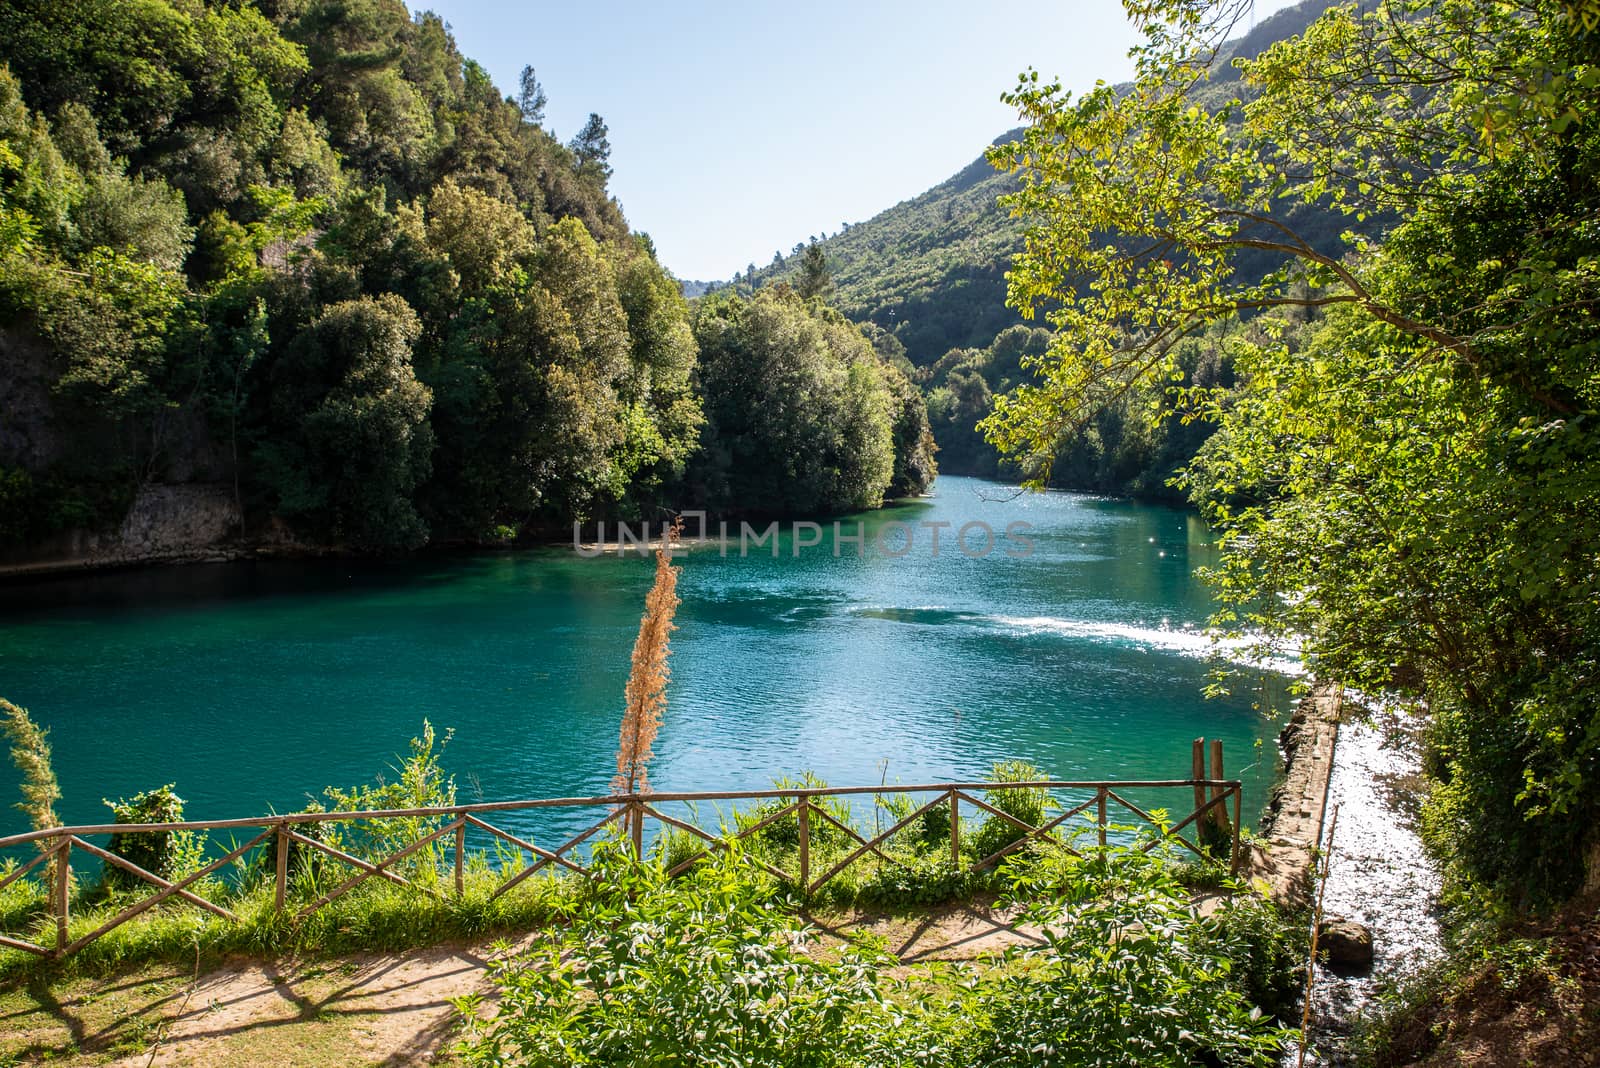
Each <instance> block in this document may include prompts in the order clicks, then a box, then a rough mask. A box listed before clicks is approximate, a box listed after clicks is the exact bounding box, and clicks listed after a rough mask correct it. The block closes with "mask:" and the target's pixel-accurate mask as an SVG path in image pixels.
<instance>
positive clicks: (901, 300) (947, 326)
mask: <svg viewBox="0 0 1600 1068" xmlns="http://www.w3.org/2000/svg"><path fill="white" fill-rule="evenodd" d="M1328 6H1329V0H1302V2H1301V3H1299V4H1296V5H1295V6H1293V7H1290V8H1286V9H1284V10H1283V11H1279V12H1277V13H1275V14H1273V15H1272V16H1271V17H1269V18H1266V19H1263V20H1262V21H1261V23H1260V24H1259V25H1258V26H1256V27H1255V28H1254V29H1252V30H1251V31H1250V32H1249V33H1247V34H1245V35H1244V36H1242V37H1239V38H1237V39H1235V40H1233V41H1231V42H1229V43H1228V44H1227V45H1226V46H1224V48H1223V50H1222V53H1221V54H1220V55H1219V57H1218V61H1219V63H1220V64H1221V69H1220V70H1219V71H1218V74H1217V76H1216V79H1215V80H1214V81H1213V82H1212V84H1211V86H1208V87H1207V90H1206V91H1204V94H1203V96H1202V100H1204V99H1205V98H1206V97H1213V98H1215V102H1216V103H1219V104H1220V103H1221V102H1223V101H1225V100H1226V99H1228V98H1229V97H1231V96H1232V95H1234V94H1235V93H1236V92H1237V91H1238V86H1237V84H1235V83H1236V82H1237V80H1238V77H1239V73H1238V71H1237V69H1235V68H1233V67H1231V66H1229V65H1228V62H1229V61H1230V60H1231V59H1232V58H1233V57H1234V56H1236V55H1248V56H1253V55H1256V54H1257V53H1259V52H1261V51H1262V50H1263V49H1265V48H1267V47H1269V46H1270V45H1272V44H1273V43H1275V42H1277V41H1281V40H1284V39H1287V38H1289V37H1292V36H1294V35H1295V34H1298V33H1300V32H1301V31H1302V30H1304V29H1305V27H1306V26H1308V25H1310V23H1311V22H1312V21H1314V20H1315V19H1316V17H1317V16H1318V15H1320V14H1321V13H1322V12H1323V11H1324V10H1326V9H1327V7H1328ZM1208 102H1209V101H1208ZM1020 132H1021V131H1020V130H1011V131H1009V132H1007V133H1005V134H1002V135H1001V136H1000V137H997V138H996V139H995V140H994V142H993V143H994V144H1002V143H1004V142H1006V141H1010V140H1014V139H1015V138H1016V137H1017V136H1019V134H1020ZM1014 182H1015V180H1014V179H1013V178H1012V177H1011V176H1010V175H1007V174H1001V173H998V172H996V171H995V170H994V168H992V167H991V166H989V164H988V162H987V161H986V160H985V159H984V157H983V156H981V155H980V156H979V157H978V158H977V159H976V160H974V161H973V162H972V163H970V164H968V165H967V166H966V167H964V168H962V169H961V170H960V171H959V172H958V173H956V174H955V175H953V176H951V177H950V178H948V179H947V180H945V181H943V182H941V183H939V184H938V185H936V186H934V187H933V188H932V189H929V190H928V191H927V192H925V193H923V194H921V195H920V196H916V197H913V198H912V199H910V200H906V201H902V202H901V203H899V204H896V205H895V206H894V207H892V208H889V209H888V210H887V211H884V212H881V213H880V214H878V215H876V216H874V217H873V218H871V219H869V220H868V221H866V222H864V223H860V224H857V225H855V226H850V227H847V228H846V229H845V230H844V231H843V232H841V233H839V234H836V235H834V236H832V237H828V238H826V239H825V240H824V241H823V242H822V243H821V244H822V249H823V252H824V254H825V255H826V257H827V262H828V267H829V270H830V271H831V272H832V275H833V281H834V285H835V289H834V294H833V302H834V303H835V304H837V305H838V307H839V308H840V309H841V310H842V311H843V312H844V313H845V314H846V315H848V316H850V318H852V319H855V320H857V321H867V320H870V321H872V322H874V323H877V324H878V325H879V326H881V327H883V328H884V329H886V330H889V331H891V332H892V333H893V334H894V335H895V337H896V338H897V339H898V340H899V341H900V343H901V344H902V345H904V346H905V349H906V354H907V356H908V357H909V358H910V360H911V362H912V363H914V364H916V365H918V366H925V365H927V364H931V363H933V362H934V361H936V360H938V359H939V358H940V357H941V356H943V355H944V354H945V353H946V352H948V351H949V350H951V349H954V348H984V347H986V346H988V345H989V343H990V342H992V341H993V340H994V338H995V336H996V335H997V334H999V333H1000V332H1001V331H1002V330H1004V329H1006V328H1007V327H1009V326H1013V325H1016V324H1017V323H1020V322H1022V319H1021V317H1020V316H1019V315H1018V314H1017V313H1016V312H1015V311H1014V310H1012V309H1010V308H1007V307H1006V306H1005V297H1006V283H1005V272H1006V270H1007V269H1008V268H1009V266H1010V264H1011V258H1012V256H1013V255H1015V253H1016V252H1017V250H1018V249H1020V248H1021V247H1022V229H1023V224H1022V222H1021V221H1020V220H1017V219H1013V218H1011V217H1010V216H1009V215H1008V213H1007V212H1006V210H1005V209H1004V208H1002V207H1000V205H999V204H998V203H997V199H998V198H999V197H1000V196H1001V195H1002V194H1004V193H1007V192H1010V191H1011V190H1012V189H1013V188H1014V187H1015V186H1014ZM1297 221H1298V222H1299V223H1300V225H1301V226H1302V228H1303V229H1302V232H1304V230H1305V229H1310V230H1311V231H1313V232H1314V233H1316V234H1317V236H1322V234H1324V233H1325V234H1326V236H1328V237H1329V238H1333V237H1337V235H1338V233H1339V232H1340V230H1341V229H1342V228H1343V226H1344V225H1345V224H1344V222H1343V221H1342V218H1341V219H1340V220H1338V221H1335V220H1331V219H1330V220H1327V221H1326V222H1324V223H1323V225H1320V226H1318V225H1316V222H1321V220H1316V221H1313V223H1312V225H1311V226H1310V227H1305V222H1306V221H1307V220H1297ZM799 260H800V257H799V256H797V255H791V256H787V257H784V258H783V259H782V260H777V261H774V262H773V263H772V264H770V265H769V266H767V267H765V268H762V269H759V270H757V271H756V272H755V274H754V276H753V277H747V278H742V279H736V280H735V281H736V283H738V284H746V285H755V286H760V285H765V284H767V283H770V282H776V281H785V280H792V279H793V277H794V276H795V275H796V274H797V273H798V270H799ZM1267 266H1268V264H1267V262H1266V261H1263V262H1262V264H1261V265H1260V267H1261V269H1262V270H1265V269H1267Z"/></svg>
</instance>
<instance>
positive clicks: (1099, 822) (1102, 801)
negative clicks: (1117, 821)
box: [1094, 786, 1108, 849]
mask: <svg viewBox="0 0 1600 1068" xmlns="http://www.w3.org/2000/svg"><path fill="white" fill-rule="evenodd" d="M1107 789H1108V787H1105V786H1102V787H1100V789H1099V790H1097V791H1095V798H1094V803H1095V817H1094V822H1095V826H1096V827H1098V828H1099V831H1100V848H1101V849H1104V848H1105V847H1106V790H1107Z"/></svg>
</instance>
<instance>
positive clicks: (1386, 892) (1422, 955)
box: [1306, 712, 1444, 1068]
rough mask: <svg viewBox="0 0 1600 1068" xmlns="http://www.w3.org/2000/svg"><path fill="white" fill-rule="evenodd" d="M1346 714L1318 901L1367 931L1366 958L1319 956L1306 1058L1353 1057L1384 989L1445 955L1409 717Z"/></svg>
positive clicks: (1339, 1061)
mask: <svg viewBox="0 0 1600 1068" xmlns="http://www.w3.org/2000/svg"><path fill="white" fill-rule="evenodd" d="M1370 715H1371V718H1370V719H1367V718H1356V717H1355V716H1353V715H1348V714H1347V715H1346V717H1345V719H1344V722H1342V723H1341V724H1340V727H1339V739H1338V747H1337V752H1336V755H1335V758H1334V761H1333V773H1332V775H1331V777H1330V781H1329V784H1328V790H1327V804H1328V811H1329V813H1330V814H1332V813H1334V812H1335V811H1336V812H1337V818H1336V820H1335V821H1334V823H1333V826H1332V828H1331V829H1332V835H1333V837H1332V840H1331V842H1329V841H1327V840H1326V839H1325V840H1324V847H1325V848H1326V849H1328V850H1330V853H1331V862H1330V864H1329V869H1328V878H1327V885H1326V886H1325V887H1324V888H1323V890H1322V908H1323V913H1324V916H1325V917H1327V918H1338V919H1342V920H1346V921H1352V922H1354V923H1357V924H1360V925H1361V926H1362V927H1364V928H1365V929H1366V930H1368V931H1370V932H1371V936H1372V938H1371V945H1372V965H1371V967H1370V968H1364V969H1349V968H1340V967H1336V966H1332V965H1326V964H1318V965H1317V967H1316V977H1315V983H1314V986H1313V988H1312V999H1311V1009H1312V1026H1311V1048H1312V1055H1311V1056H1308V1057H1307V1059H1306V1063H1307V1064H1316V1065H1326V1066H1338V1068H1344V1066H1348V1065H1354V1064H1356V1063H1358V1059H1357V1057H1356V1056H1355V1052H1354V1050H1353V1049H1352V1033H1353V1031H1354V1029H1355V1028H1356V1027H1357V1026H1359V1020H1360V1017H1361V1016H1362V1014H1363V1013H1366V1012H1370V1011H1372V1010H1373V1009H1375V1008H1376V1007H1377V1006H1378V1005H1379V1003H1380V1001H1381V999H1382V997H1383V996H1384V993H1385V991H1387V990H1389V989H1391V988H1393V987H1395V986H1397V985H1400V984H1403V983H1405V982H1406V981H1408V979H1410V978H1411V977H1414V976H1417V975H1419V974H1421V973H1422V972H1423V971H1425V970H1426V969H1427V968H1429V967H1430V966H1432V965H1434V964H1435V963H1436V962H1438V961H1439V960H1440V959H1441V958H1442V956H1443V955H1444V943H1443V936H1442V933H1441V930H1440V905H1439V890H1440V879H1439V872H1438V870H1437V868H1436V867H1435V865H1434V863H1433V861H1432V859H1431V857H1430V856H1429V854H1428V852H1427V851H1426V850H1425V849H1424V847H1423V844H1422V840H1421V838H1420V835H1419V830H1418V826H1417V818H1418V808H1419V805H1420V803H1421V795H1422V790H1423V788H1424V787H1423V780H1422V747H1421V741H1420V739H1419V736H1418V731H1417V726H1418V725H1417V723H1416V722H1415V721H1414V720H1411V719H1407V718H1400V717H1397V716H1394V715H1389V714H1385V713H1382V712H1376V713H1371V714H1370Z"/></svg>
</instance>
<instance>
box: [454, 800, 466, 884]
mask: <svg viewBox="0 0 1600 1068" xmlns="http://www.w3.org/2000/svg"><path fill="white" fill-rule="evenodd" d="M458 820H459V822H458V823H457V824H456V897H460V896H461V895H462V893H464V892H465V890H466V887H467V877H466V861H467V820H466V817H464V816H462V817H458Z"/></svg>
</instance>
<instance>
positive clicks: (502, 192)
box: [0, 0, 933, 550]
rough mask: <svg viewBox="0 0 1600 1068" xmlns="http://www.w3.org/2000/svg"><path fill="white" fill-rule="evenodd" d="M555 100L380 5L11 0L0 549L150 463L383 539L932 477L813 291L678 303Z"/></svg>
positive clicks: (0, 98)
mask: <svg viewBox="0 0 1600 1068" xmlns="http://www.w3.org/2000/svg"><path fill="white" fill-rule="evenodd" d="M546 99H547V98H546V95H545V91H544V89H543V87H542V86H541V85H540V83H539V80H538V78H537V76H536V74H535V73H534V70H533V68H532V67H529V68H526V69H525V70H524V72H523V75H522V78H521V82H520V85H519V86H518V87H517V93H516V94H515V96H511V97H508V96H506V95H505V94H503V93H502V92H501V90H500V89H498V88H497V87H496V86H495V85H494V84H492V82H491V81H490V79H489V77H488V75H487V74H486V72H485V71H484V70H483V68H482V67H481V66H479V65H478V64H477V63H474V62H473V61H472V60H470V59H466V58H464V57H463V56H462V55H461V54H460V53H459V51H458V50H457V48H456V45H455V42H454V41H453V39H452V38H451V35H450V33H449V31H448V28H447V27H446V26H445V25H444V23H443V22H442V21H441V20H440V19H439V18H438V17H437V16H435V15H431V14H418V15H415V16H413V15H411V14H410V13H408V11H407V10H406V8H405V7H404V5H403V4H402V3H400V2H399V0H261V2H259V3H235V2H223V0H216V2H206V3H202V2H199V0H148V2H144V3H139V4H124V3H120V2H115V0H78V2H72V3H64V4H61V3H57V4H46V3H17V4H8V5H6V6H5V7H4V9H3V10H0V410H3V411H4V412H5V418H4V421H3V423H0V547H3V546H6V545H10V546H19V545H20V546H29V545H35V544H38V543H40V542H41V541H43V540H46V539H48V538H50V537H51V536H52V535H54V534H57V533H59V532H63V531H70V530H81V529H95V528H102V529H104V528H112V529H114V528H115V527H116V525H117V524H118V522H119V521H120V520H121V517H122V516H123V515H124V514H125V513H126V512H127V510H128V508H129V506H130V503H131V502H132V501H133V500H134V499H135V498H136V497H137V496H138V494H139V493H141V492H142V491H143V490H144V489H146V488H147V487H150V486H154V485H162V484H167V483H179V484H205V485H209V486H221V487H226V488H227V493H228V496H230V497H231V500H232V505H233V508H234V510H235V522H236V524H237V526H238V528H239V529H240V530H241V532H243V533H244V534H246V535H251V536H254V535H260V534H263V533H268V532H272V531H281V530H283V529H287V530H288V531H290V532H292V535H293V536H294V537H297V538H301V539H306V540H311V541H315V542H317V543H320V544H333V545H343V546H347V547H350V548H356V549H367V550H388V549H396V548H410V547H415V546H418V545H421V544H423V543H425V542H428V541H452V540H456V541H467V542H482V541H486V540H505V539H510V538H515V537H518V536H522V535H525V534H537V533H539V532H541V531H548V530H550V529H553V528H554V527H555V526H557V525H560V524H564V523H567V522H570V521H571V520H573V519H576V518H580V517H587V516H593V515H620V516H646V517H650V516H653V515H655V514H656V513H657V510H658V509H660V508H661V507H663V506H668V505H670V506H672V507H683V506H695V505H698V506H702V507H707V508H710V509H713V510H716V511H721V512H754V511H776V512H784V511H805V512H808V513H811V512H817V513H825V512H830V511H838V510H842V509H846V508H861V507H874V506H876V505H877V504H878V503H880V502H881V501H882V500H883V498H884V495H885V494H886V493H891V492H892V493H915V492H918V491H920V490H921V489H922V488H924V487H925V486H926V485H927V483H928V482H929V481H930V480H931V477H932V472H933V467H932V459H931V439H929V438H928V436H927V433H926V419H925V416H924V415H922V409H921V407H920V404H918V405H910V404H907V403H906V397H907V396H908V395H909V394H910V393H914V390H912V389H911V388H910V387H909V385H908V383H907V382H906V379H905V374H904V370H903V369H902V368H899V367H896V366H893V365H891V364H890V363H889V362H887V361H886V360H884V359H882V358H880V357H879V356H878V355H877V352H876V350H875V349H874V348H873V347H872V346H871V345H869V344H867V343H866V342H865V341H864V340H863V338H862V336H861V335H860V333H859V332H857V331H855V330H854V328H853V327H849V326H847V325H846V324H845V322H844V320H842V319H841V318H840V317H839V316H838V315H837V314H836V313H833V312H831V311H829V310H828V309H827V308H826V307H825V306H824V305H823V303H822V302H821V301H820V300H817V299H812V300H810V301H806V300H802V299H800V298H799V297H798V296H795V295H793V294H787V295H785V294H780V293H777V292H774V293H773V294H771V295H764V296H763V298H762V299H761V300H759V301H757V302H754V303H753V304H751V305H750V306H749V307H735V306H734V305H731V304H728V303H723V304H718V305H716V306H714V307H711V308H707V309H706V310H704V311H703V312H701V313H700V315H699V316H698V319H697V318H696V317H695V316H694V315H692V314H691V311H690V308H689V306H688V304H687V303H686V301H685V300H684V299H683V297H682V296H681V294H680V287H679V284H678V282H676V281H675V280H674V279H672V278H671V277H670V276H669V275H668V273H667V272H666V271H665V270H664V269H663V268H662V267H661V265H660V264H659V263H658V262H657V259H656V256H655V253H654V250H653V248H652V246H651V243H650V241H649V239H648V237H646V236H645V235H642V234H635V233H631V232H630V231H629V228H628V225H627V223H626V221H625V219H624V217H623V214H622V211H621V208H620V206H619V205H618V204H617V203H616V201H615V200H614V199H613V198H612V197H611V196H610V195H609V193H608V191H607V181H608V178H609V177H610V164H609V161H608V157H609V153H610V145H609V141H608V131H607V128H606V125H605V122H604V120H603V119H602V118H601V117H600V116H598V115H592V116H591V117H590V119H589V121H588V123H587V124H586V125H585V126H584V128H583V129H582V130H580V131H578V133H577V134H576V135H575V136H574V137H572V138H571V139H570V140H569V141H568V142H566V143H562V141H560V140H559V139H558V138H557V137H556V136H555V134H554V133H553V132H552V131H550V130H549V129H547V128H546V125H545V123H544V107H545V104H546ZM774 321H779V322H781V323H782V324H784V325H785V326H786V327H792V329H784V330H782V331H773V330H772V329H771V328H772V327H773V322H774ZM702 344H709V345H710V346H711V347H712V351H713V359H712V360H711V362H710V363H709V364H707V366H706V367H705V368H702V366H701V358H700V349H701V346H702ZM735 354H737V356H736V357H735ZM731 358H737V359H740V360H748V361H751V362H752V363H763V365H764V366H769V367H771V368H773V369H774V370H773V374H772V375H766V376H764V375H762V374H749V375H747V374H744V373H743V372H742V370H740V369H737V368H731V367H729V366H727V361H728V360H729V359H731ZM791 363H792V364H793V365H794V367H795V368H796V369H798V370H799V371H800V372H802V373H801V375H800V377H796V376H794V375H785V374H782V373H780V370H781V369H783V368H785V367H788V365H789V364H791ZM702 371H704V372H705V373H702ZM823 388H825V389H827V390H831V391H832V393H831V394H830V396H834V397H837V398H840V399H841V405H842V406H839V407H833V406H830V407H828V410H827V412H826V413H825V414H826V417H825V418H823V417H816V418H808V419H798V420H796V421H792V422H787V421H785V420H780V419H774V420H772V421H768V420H766V419H764V418H763V413H765V412H768V411H773V412H777V411H782V412H789V411H790V410H791V408H793V406H792V405H791V404H790V402H791V401H797V400H801V399H807V398H811V397H812V396H813V391H814V390H817V389H823ZM785 391H790V393H786V392H785ZM790 394H792V395H790ZM817 395H819V396H820V394H817ZM808 403H809V401H808ZM793 410H798V408H793ZM729 420H732V421H731V422H730V421H729ZM779 457H781V458H782V459H783V464H784V466H783V467H780V468H767V469H752V468H750V467H749V466H747V465H752V464H761V463H766V462H774V463H775V462H777V458H779ZM789 486H795V487H802V488H796V489H795V490H794V491H793V492H790V491H789V490H788V489H786V488H785V487H789Z"/></svg>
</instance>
